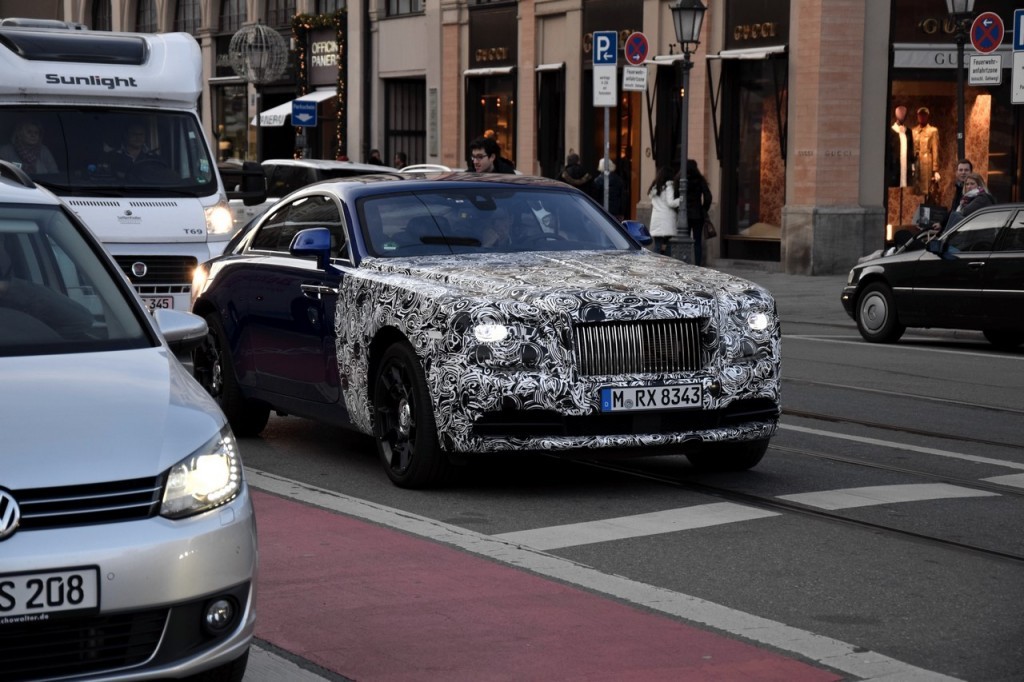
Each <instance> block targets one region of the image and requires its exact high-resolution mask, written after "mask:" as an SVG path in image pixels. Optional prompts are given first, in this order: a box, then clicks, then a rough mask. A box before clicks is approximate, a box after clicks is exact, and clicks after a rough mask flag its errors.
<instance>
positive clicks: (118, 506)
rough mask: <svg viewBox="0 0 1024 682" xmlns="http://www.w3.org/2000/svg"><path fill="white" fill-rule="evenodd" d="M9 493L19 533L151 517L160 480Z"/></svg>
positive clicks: (157, 501) (156, 505) (157, 502)
mask: <svg viewBox="0 0 1024 682" xmlns="http://www.w3.org/2000/svg"><path fill="white" fill-rule="evenodd" d="M12 493H13V495H14V498H15V499H16V500H18V506H19V507H21V527H20V531H21V532H25V531H29V530H36V529H41V528H56V527H59V526H74V525H79V524H84V523H113V522H117V521H132V520H137V519H146V518H149V517H151V516H155V515H156V514H157V513H158V512H159V511H160V503H161V498H162V496H163V495H162V493H163V477H162V476H158V477H156V478H142V479H133V480H128V481H114V482H112V483H100V484H94V485H75V486H62V487H59V488H58V487H55V488H34V489H30V490H14V491H12Z"/></svg>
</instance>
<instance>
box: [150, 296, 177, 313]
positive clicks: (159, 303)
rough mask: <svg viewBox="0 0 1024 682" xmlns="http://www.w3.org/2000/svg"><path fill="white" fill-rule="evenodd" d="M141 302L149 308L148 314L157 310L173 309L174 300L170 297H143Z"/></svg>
mask: <svg viewBox="0 0 1024 682" xmlns="http://www.w3.org/2000/svg"><path fill="white" fill-rule="evenodd" d="M142 302H143V304H145V306H146V307H147V308H149V312H153V311H154V310H156V309H157V308H173V307H174V298H172V297H171V296H143V297H142Z"/></svg>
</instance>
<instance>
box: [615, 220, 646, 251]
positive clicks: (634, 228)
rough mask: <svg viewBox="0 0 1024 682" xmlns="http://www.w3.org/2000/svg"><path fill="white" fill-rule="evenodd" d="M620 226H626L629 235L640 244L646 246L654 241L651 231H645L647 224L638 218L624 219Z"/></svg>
mask: <svg viewBox="0 0 1024 682" xmlns="http://www.w3.org/2000/svg"><path fill="white" fill-rule="evenodd" d="M622 226H623V227H625V228H626V232H628V233H629V236H630V237H632V238H633V239H635V240H636V241H637V242H639V244H640V246H647V245H648V244H650V243H651V242H653V241H654V239H653V238H652V237H651V233H650V232H648V231H647V226H646V225H644V224H643V223H642V222H640V221H639V220H624V221H622Z"/></svg>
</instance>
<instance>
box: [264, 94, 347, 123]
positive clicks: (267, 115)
mask: <svg viewBox="0 0 1024 682" xmlns="http://www.w3.org/2000/svg"><path fill="white" fill-rule="evenodd" d="M337 94H338V93H337V91H335V90H334V88H327V89H324V90H314V91H313V92H307V93H306V94H305V95H303V96H302V97H296V98H295V99H293V100H291V101H288V102H285V103H284V104H278V105H277V106H276V107H271V108H269V109H267V110H266V111H263V112H260V122H259V124H258V125H259V127H261V128H272V127H275V126H283V125H284V124H285V122H287V120H288V117H289V116H291V115H292V102H323V101H324V100H325V99H330V98H331V97H334V96H335V95H337ZM249 125H257V123H256V117H255V116H253V117H252V120H251V121H249Z"/></svg>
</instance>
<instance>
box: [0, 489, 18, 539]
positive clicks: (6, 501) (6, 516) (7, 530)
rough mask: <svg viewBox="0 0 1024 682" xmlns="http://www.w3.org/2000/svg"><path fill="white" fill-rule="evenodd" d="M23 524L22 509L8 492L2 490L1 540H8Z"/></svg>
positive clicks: (0, 513)
mask: <svg viewBox="0 0 1024 682" xmlns="http://www.w3.org/2000/svg"><path fill="white" fill-rule="evenodd" d="M20 523H21V509H19V508H18V502H17V501H16V500H15V499H14V496H13V495H11V494H10V493H9V492H7V491H6V490H0V540H6V539H7V538H9V537H10V536H11V535H13V534H14V531H16V530H18V525H19V524H20Z"/></svg>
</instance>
